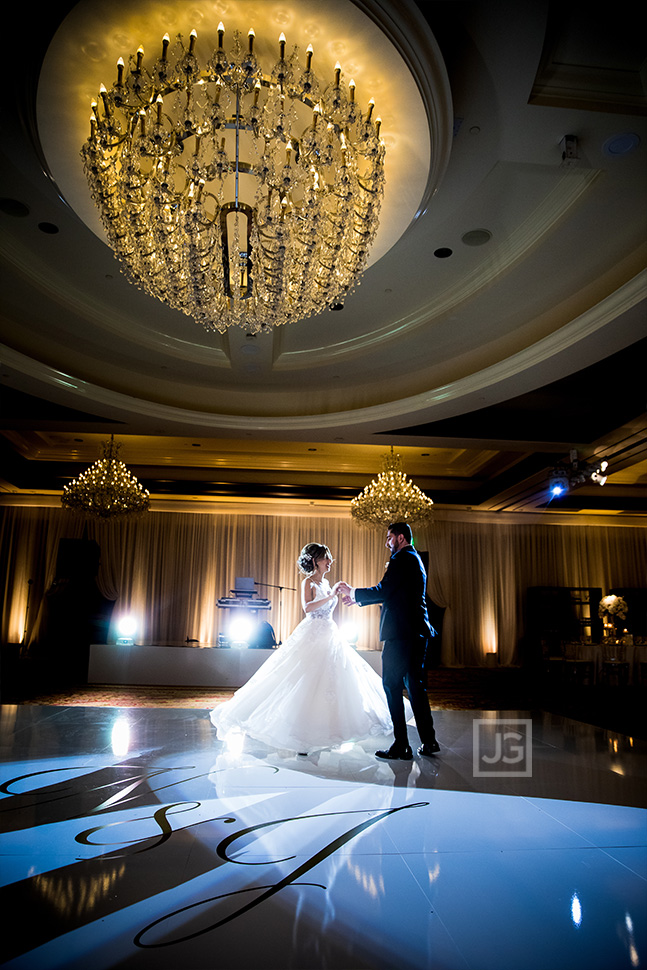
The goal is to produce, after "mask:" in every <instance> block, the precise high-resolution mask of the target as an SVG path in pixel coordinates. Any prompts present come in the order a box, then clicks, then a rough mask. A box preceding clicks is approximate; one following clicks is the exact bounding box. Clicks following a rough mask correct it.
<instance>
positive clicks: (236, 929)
mask: <svg viewBox="0 0 647 970" xmlns="http://www.w3.org/2000/svg"><path fill="white" fill-rule="evenodd" d="M0 713H1V718H2V720H1V725H2V735H1V743H2V774H1V778H0V813H1V817H2V827H1V829H2V836H1V839H0V852H1V861H2V866H1V874H2V879H1V883H2V888H1V889H0V892H1V894H2V899H1V911H2V914H3V932H2V944H1V945H2V953H1V957H2V959H3V960H4V961H5V963H4V964H3V965H4V966H6V967H8V968H16V970H18V968H20V970H23V968H30V970H32V968H42V970H45V968H46V970H55V968H61V970H62V968H65V970H88V968H89V967H91V968H92V970H103V968H111V967H128V968H130V967H132V968H139V967H145V968H156V970H160V968H162V970H163V968H174V970H177V968H182V970H199V968H203V967H205V968H206V967H209V968H212V967H220V968H258V967H261V966H262V967H268V968H289V967H294V968H373V970H378V968H379V970H392V968H394V967H398V968H401V970H420V968H423V967H424V968H430V970H433V968H471V970H488V968H492V970H508V968H510V970H521V968H523V970H533V968H537V970H546V968H547V967H553V968H555V970H578V968H582V970H595V968H599V970H615V968H622V967H627V968H638V967H644V966H646V965H647V919H646V915H645V914H646V911H647V910H646V906H645V903H646V901H647V837H646V832H647V812H646V811H645V805H646V801H645V799H646V795H647V787H646V786H645V778H646V775H647V758H646V754H647V745H646V744H645V743H644V742H638V741H634V740H632V739H629V738H626V737H623V736H619V735H611V734H609V733H607V732H604V731H601V730H600V729H597V728H593V727H589V726H588V725H583V724H579V723H577V722H573V721H567V720H563V719H561V718H558V717H554V716H552V715H546V714H537V713H535V714H529V713H528V712H521V711H520V712H516V711H512V712H510V711H507V712H505V713H504V714H502V713H496V712H486V713H485V714H481V713H479V712H474V711H443V712H439V713H438V714H437V715H436V724H437V729H438V736H439V740H440V741H441V744H442V751H441V754H440V756H438V757H437V758H435V759H417V758H416V759H414V760H413V761H412V762H397V763H385V762H379V761H376V760H375V758H374V756H373V752H374V750H375V749H376V748H379V747H381V746H382V747H383V746H384V739H373V740H372V741H371V742H370V743H369V742H364V743H362V744H348V745H343V746H341V747H340V748H337V749H334V750H326V751H322V752H319V753H318V754H317V755H315V756H311V757H299V756H297V755H295V754H294V753H292V752H289V751H277V750H274V749H270V748H268V747H267V746H265V745H262V744H259V743H255V742H253V741H252V740H251V739H249V738H243V737H241V736H233V737H231V738H228V739H227V743H224V742H221V741H218V740H217V739H216V737H215V732H214V731H213V728H212V727H211V724H210V722H209V719H208V712H206V711H205V712H201V711H193V710H186V709H150V708H149V709H122V710H120V709H109V708H53V707H50V708H47V707H35V706H34V707H31V706H29V705H24V706H19V707H7V706H5V707H3V708H1V709H0ZM502 719H504V720H503V721H502ZM515 719H516V720H515ZM475 721H478V722H479V723H478V729H477V728H475ZM513 721H514V723H515V724H516V725H519V724H524V727H523V729H522V736H521V747H525V748H526V750H525V757H526V759H527V761H526V766H531V770H530V771H529V772H526V773H524V772H521V771H515V767H517V765H516V761H517V758H516V756H514V757H509V758H508V759H507V760H504V758H502V757H501V752H498V753H497V743H498V741H497V739H500V738H501V737H503V736H504V728H505V725H506V724H507V723H512V722H513ZM515 730H517V728H515ZM477 737H478V738H483V739H486V740H483V741H480V742H479V743H482V744H490V745H491V746H490V747H488V748H487V752H488V753H487V754H486V755H485V758H484V760H483V764H482V766H481V767H482V768H484V769H486V770H476V769H477V768H478V764H477V759H476V758H475V749H474V745H475V743H476V739H477ZM519 737H520V735H517V738H519ZM488 739H489V740H488ZM413 740H415V738H413V737H412V741H413ZM530 755H532V757H531V759H530ZM477 757H478V755H477Z"/></svg>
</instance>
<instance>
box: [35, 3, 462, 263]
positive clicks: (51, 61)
mask: <svg viewBox="0 0 647 970" xmlns="http://www.w3.org/2000/svg"><path fill="white" fill-rule="evenodd" d="M363 6H364V7H365V8H366V9H368V10H370V11H371V14H372V16H368V15H367V14H366V13H364V12H363V11H362V10H360V9H359V8H358V7H357V6H356V5H355V4H354V3H352V2H351V0H327V2H326V3H325V4H322V3H321V2H319V0H292V2H289V0H288V2H284V0H280V2H275V0H237V2H236V3H224V4H221V5H219V6H218V8H217V10H216V9H215V8H214V5H212V4H208V3H204V4H202V3H188V2H187V0H169V2H165V3H163V4H160V3H158V2H157V0H155V2H152V0H112V2H111V3H109V4H106V3H105V2H104V0H80V2H79V3H78V4H77V5H76V6H75V7H74V8H73V9H72V11H71V12H70V14H69V15H68V17H67V18H66V19H65V21H64V22H63V24H62V25H61V27H60V28H59V30H58V31H57V33H56V35H55V36H54V38H53V40H52V42H51V44H50V46H49V48H48V51H47V54H46V56H45V60H44V63H43V69H42V71H41V76H40V81H39V88H38V106H37V108H38V129H39V135H40V139H41V144H42V147H43V150H44V153H45V157H46V159H47V163H48V166H49V168H50V171H51V174H52V176H53V177H54V179H55V181H56V183H57V185H58V187H59V188H60V190H61V192H62V194H63V196H64V197H65V199H66V201H67V202H68V204H69V205H70V206H71V207H72V208H73V209H74V211H75V212H76V213H77V215H78V216H79V217H80V218H81V219H82V220H83V221H84V222H85V223H86V225H87V226H88V227H89V228H90V229H92V231H93V232H95V233H96V234H97V235H98V236H99V237H100V238H102V239H104V240H105V238H106V237H105V233H104V230H103V226H102V224H101V221H100V218H99V213H98V210H97V208H96V207H95V205H94V203H93V201H92V199H91V198H90V192H89V189H88V185H87V182H86V179H85V175H84V173H83V167H82V161H81V155H80V151H81V148H82V146H83V144H84V143H85V141H86V140H87V138H88V135H89V132H90V116H91V105H92V102H93V101H94V100H96V99H97V98H98V97H99V90H100V87H101V85H102V84H103V85H105V87H106V88H108V89H109V88H110V87H111V86H112V85H113V84H114V82H115V80H116V77H117V61H118V58H120V57H121V58H123V60H124V62H125V64H126V65H128V60H129V57H130V56H131V55H134V54H135V53H136V52H137V51H138V49H139V48H140V47H142V48H143V50H144V63H145V66H146V67H148V68H149V69H150V68H151V67H152V65H153V64H154V62H155V60H156V59H157V58H158V57H159V55H160V52H161V49H162V38H163V37H164V35H165V34H168V35H169V37H170V38H171V39H172V40H173V39H174V38H176V37H177V35H178V34H179V35H182V37H183V38H184V41H185V43H188V40H189V35H190V34H191V32H192V31H193V30H195V31H196V33H197V41H196V44H195V53H196V56H198V55H199V60H200V62H201V63H204V64H206V62H207V60H208V59H209V57H210V56H211V54H212V53H213V51H214V50H215V49H216V48H217V47H218V25H219V23H220V21H221V20H222V22H223V24H224V27H225V39H226V40H227V42H228V44H231V43H232V39H233V35H234V32H236V31H238V32H239V34H240V36H241V38H242V39H243V41H246V38H247V34H248V31H249V30H250V28H253V30H254V32H255V39H254V53H255V54H256V56H257V58H258V60H259V62H260V64H261V66H262V68H263V71H264V73H266V74H267V75H269V74H270V72H271V70H272V68H273V67H274V65H275V63H276V61H277V59H278V52H279V36H280V35H281V34H284V35H285V38H286V56H288V54H291V53H292V50H293V49H294V47H296V48H298V51H299V53H300V56H302V57H303V58H305V56H306V50H307V48H308V45H309V44H311V45H312V47H313V51H314V54H313V62H312V64H313V70H314V71H315V73H316V74H317V76H318V77H319V78H321V79H322V81H325V79H330V81H331V82H332V80H333V79H334V76H335V68H336V65H337V64H339V65H340V66H341V71H342V74H341V77H342V81H344V82H345V83H346V84H348V83H349V82H350V80H351V79H352V80H354V81H355V84H356V93H355V97H356V100H357V102H358V104H360V105H361V106H368V104H369V101H370V99H374V101H375V116H376V117H378V116H379V118H380V119H381V127H380V136H381V138H382V139H383V141H384V143H385V146H386V162H385V171H386V179H385V192H384V200H383V204H382V209H381V215H380V227H379V229H378V233H377V236H376V238H375V241H374V243H373V245H372V248H371V253H370V256H369V265H370V264H372V263H374V262H376V261H377V260H378V259H379V258H380V257H381V256H383V255H384V254H385V253H386V252H388V251H389V250H390V249H391V248H392V247H393V245H394V244H395V243H396V242H397V240H398V239H399V238H400V237H401V236H402V234H403V233H404V232H405V230H406V229H407V227H408V226H409V225H410V223H411V222H412V221H413V219H414V218H415V216H416V213H417V212H418V211H419V209H420V205H421V201H422V200H423V198H424V197H425V196H428V195H430V194H431V192H432V191H433V188H434V186H430V185H429V184H428V183H429V173H430V169H431V168H432V167H434V169H435V171H437V172H438V177H439V176H440V172H439V171H438V160H439V159H442V158H443V156H446V158H448V151H449V148H447V149H446V150H445V148H443V146H441V145H439V144H438V138H437V133H436V132H434V141H435V145H434V165H433V166H432V159H431V136H430V121H431V123H432V126H433V119H434V118H437V117H438V114H439V112H438V108H437V107H436V106H435V105H433V104H429V103H428V97H427V96H426V95H425V96H423V93H422V92H421V88H420V83H421V82H420V81H419V80H417V79H416V78H414V76H413V74H412V72H411V70H410V69H409V67H408V65H407V63H406V62H405V59H404V57H403V56H402V54H401V53H400V52H399V51H398V50H397V49H396V47H395V45H394V43H393V42H392V40H391V37H390V36H389V35H390V34H392V30H391V29H390V28H391V27H392V26H393V25H392V24H385V25H383V27H380V26H379V23H380V16H381V15H382V16H388V15H387V14H385V12H384V11H383V10H382V5H381V4H379V3H377V2H373V3H371V2H368V3H366V4H364V5H363ZM386 30H388V31H389V32H388V33H387V32H386ZM226 46H227V45H226ZM441 95H442V98H441V100H443V99H444V98H445V92H441Z"/></svg>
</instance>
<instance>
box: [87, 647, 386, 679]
mask: <svg viewBox="0 0 647 970" xmlns="http://www.w3.org/2000/svg"><path fill="white" fill-rule="evenodd" d="M278 649H279V650H280V649H281V648H280V647H279V648H278ZM271 653H274V651H273V650H250V649H248V648H246V647H244V648H242V649H239V648H231V649H225V650H223V649H220V648H218V647H196V646H187V644H185V643H180V644H172V645H157V644H154V645H149V646H139V645H138V644H134V645H124V644H115V643H93V644H92V645H91V646H90V661H89V664H88V683H89V684H128V685H130V684H132V685H134V686H136V685H151V686H155V687H158V686H159V687H242V685H243V684H245V683H247V681H248V680H249V678H250V677H251V676H252V674H254V673H255V672H256V671H257V670H258V668H259V667H260V666H261V665H262V664H263V663H265V661H266V660H267V658H268V657H269V656H270V654H271ZM357 653H358V654H359V656H360V657H363V658H364V660H366V661H367V662H368V663H369V664H370V665H371V667H372V668H373V669H374V670H375V671H376V672H377V673H378V674H380V675H381V674H382V653H381V651H380V650H358V651H357Z"/></svg>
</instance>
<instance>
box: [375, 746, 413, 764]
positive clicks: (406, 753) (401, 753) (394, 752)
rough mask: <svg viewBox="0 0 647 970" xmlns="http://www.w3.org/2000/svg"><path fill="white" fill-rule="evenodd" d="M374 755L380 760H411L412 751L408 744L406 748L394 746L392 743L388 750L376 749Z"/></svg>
mask: <svg viewBox="0 0 647 970" xmlns="http://www.w3.org/2000/svg"><path fill="white" fill-rule="evenodd" d="M375 757H376V758H380V759H381V760H382V761H411V759H412V758H413V751H412V750H411V748H410V747H409V745H407V747H406V748H396V746H395V745H394V744H392V745H391V747H390V748H389V750H388V751H376V752H375Z"/></svg>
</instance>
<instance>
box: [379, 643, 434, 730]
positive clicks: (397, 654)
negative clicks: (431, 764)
mask: <svg viewBox="0 0 647 970" xmlns="http://www.w3.org/2000/svg"><path fill="white" fill-rule="evenodd" d="M426 648H427V638H426V637H410V638H409V639H401V640H385V642H384V648H383V650H382V683H383V685H384V693H385V694H386V700H387V704H388V705H389V713H390V714H391V720H392V721H393V733H394V735H395V744H396V746H397V747H402V748H404V747H406V746H407V745H408V744H409V739H408V735H407V722H406V718H405V714H404V700H403V697H402V691H403V688H406V691H407V693H408V695H409V700H410V702H411V707H412V709H413V716H414V718H415V720H416V727H417V728H418V734H419V735H420V740H421V742H422V743H423V744H431V743H432V742H433V741H434V740H435V738H436V732H435V730H434V719H433V717H432V715H431V710H430V709H429V698H428V697H427V689H426V685H425V680H424V678H425V670H424V662H425V651H426Z"/></svg>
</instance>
